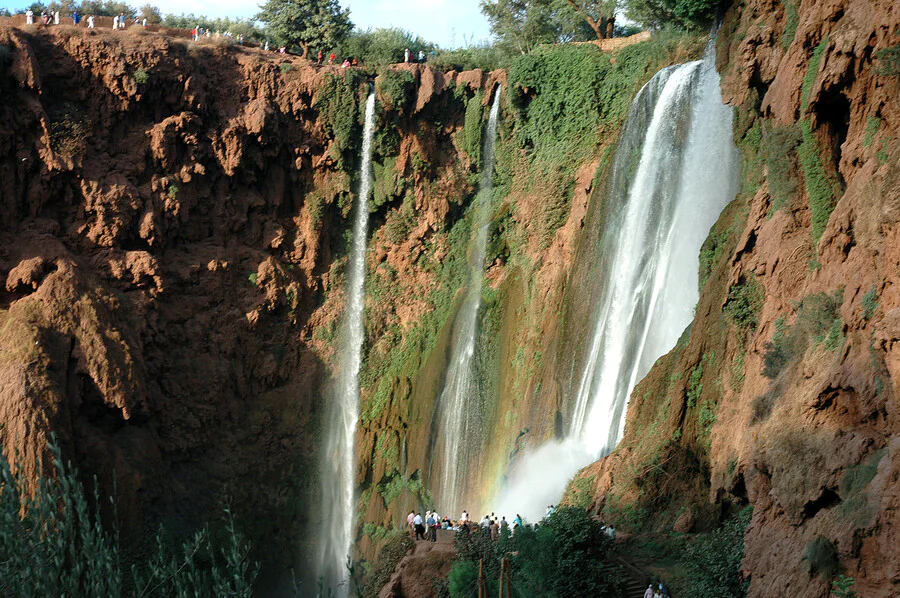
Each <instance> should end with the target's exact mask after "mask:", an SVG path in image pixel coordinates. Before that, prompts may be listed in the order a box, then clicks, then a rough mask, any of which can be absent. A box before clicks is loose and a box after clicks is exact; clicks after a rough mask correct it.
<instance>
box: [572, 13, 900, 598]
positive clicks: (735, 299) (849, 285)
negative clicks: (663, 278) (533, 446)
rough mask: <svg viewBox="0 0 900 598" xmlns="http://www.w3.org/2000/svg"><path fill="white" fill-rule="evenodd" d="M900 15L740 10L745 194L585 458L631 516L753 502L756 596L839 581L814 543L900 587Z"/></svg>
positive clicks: (797, 592) (614, 514) (821, 588)
mask: <svg viewBox="0 0 900 598" xmlns="http://www.w3.org/2000/svg"><path fill="white" fill-rule="evenodd" d="M898 25H900V13H898V11H897V7H896V5H895V4H894V3H891V2H878V1H875V2H866V1H856V0H847V1H840V0H838V1H830V2H818V3H808V2H803V3H800V2H793V1H785V2H778V1H770V0H758V1H757V0H753V1H750V2H744V3H740V4H735V5H733V6H732V7H731V8H729V10H728V12H727V13H726V15H725V19H724V22H723V24H722V27H721V29H720V31H719V33H718V44H717V45H718V62H719V65H718V66H719V69H720V71H721V73H722V77H723V83H722V87H723V96H724V98H725V100H726V101H727V102H729V103H731V104H733V105H734V106H736V108H737V112H736V122H735V140H736V142H737V143H738V145H739V147H740V149H741V150H742V152H743V154H744V173H743V176H744V185H743V191H742V193H741V194H740V195H739V196H738V198H737V199H736V200H735V202H734V203H733V204H732V205H731V206H729V208H728V209H727V210H726V211H725V212H724V213H723V215H722V217H721V218H720V220H719V222H718V223H717V225H716V226H715V227H714V229H713V231H712V233H711V235H710V238H709V239H708V240H707V242H706V244H705V246H704V250H703V251H704V254H703V255H702V256H701V262H702V263H701V268H704V267H706V268H707V273H708V275H709V276H708V282H706V284H705V286H704V288H703V290H702V294H701V298H700V302H699V304H698V305H697V309H696V317H695V319H694V322H693V324H692V325H691V327H690V328H689V329H688V330H687V331H685V333H684V336H683V337H682V339H681V341H679V343H678V346H676V348H675V349H674V350H673V351H672V352H671V353H670V354H668V355H667V356H665V357H664V358H662V359H661V360H660V361H658V362H657V364H656V365H655V366H654V368H653V370H652V371H651V372H650V373H649V375H648V376H647V377H646V378H645V379H644V380H643V381H642V382H641V383H640V384H639V385H638V386H637V388H636V389H635V391H634V393H633V394H632V398H631V402H630V404H629V408H628V415H627V424H626V430H625V437H624V439H623V441H622V443H621V444H620V446H619V447H618V448H617V449H616V451H615V452H613V453H612V454H611V455H610V456H609V457H607V458H605V459H603V460H601V461H599V462H597V463H596V464H594V465H592V466H590V467H589V468H587V469H586V470H585V471H583V472H582V473H581V476H582V478H584V479H585V481H588V480H589V483H590V485H591V486H592V494H593V497H594V504H593V508H594V509H596V510H598V511H601V510H602V512H603V514H604V517H606V518H607V519H609V520H611V521H615V522H617V523H618V522H623V525H625V526H626V527H627V525H628V524H627V523H624V522H626V521H628V520H629V517H631V520H632V521H633V518H634V517H635V516H641V517H644V518H645V519H644V521H645V525H646V527H647V528H648V529H667V528H669V529H670V526H672V525H673V524H674V525H675V526H676V527H678V528H679V529H681V528H684V523H685V522H684V520H683V518H680V517H679V513H680V512H683V511H682V510H683V509H685V508H687V509H688V510H689V511H691V512H696V513H698V514H702V516H700V517H699V518H698V521H697V525H698V526H706V527H708V526H709V525H711V524H713V523H714V522H715V521H716V519H717V517H718V516H721V515H722V513H723V512H725V513H727V512H728V511H729V508H730V507H733V506H736V507H740V506H742V505H751V506H752V507H753V517H752V521H751V523H750V526H749V527H748V529H747V532H746V539H745V556H744V560H743V563H742V570H743V572H744V574H745V575H746V576H747V578H748V579H749V580H750V590H749V592H750V593H749V595H750V596H781V595H791V596H809V597H814V596H815V597H819V596H828V595H830V589H831V587H830V582H831V580H830V579H829V578H826V577H825V576H824V575H822V574H820V573H819V572H817V571H816V569H815V566H813V565H811V563H810V560H809V557H808V549H809V547H810V546H811V545H813V543H814V542H829V543H831V544H832V545H833V546H834V547H835V548H836V551H837V554H838V555H839V567H840V570H841V572H842V573H844V574H845V575H847V576H850V577H853V578H854V579H855V580H856V585H855V589H856V591H857V592H858V593H859V595H860V596H873V597H875V596H885V597H886V596H891V595H894V594H896V593H897V592H898V590H900V573H898V562H900V560H898V554H897V550H896V539H897V529H898V520H897V517H896V504H897V501H898V497H897V491H896V488H897V484H896V480H897V479H898V477H900V469H898V468H900V455H898V448H900V445H898V443H897V438H896V436H897V433H898V430H900V428H898V426H900V420H898V418H897V413H896V412H897V400H898V397H897V390H896V380H897V376H898V375H900V372H898V371H897V363H898V353H897V345H896V344H895V338H896V334H895V321H896V320H897V318H896V313H898V312H900V303H898V299H900V298H898V296H897V294H896V291H895V289H896V288H897V285H898V283H900V280H898V277H900V273H898V270H897V263H898V261H897V257H898V256H897V233H896V231H897V228H898V214H900V211H898V206H900V203H898V201H900V186H898V180H900V179H898V175H900V161H898V155H900V154H898V150H900V141H898V137H900V120H898V111H897V106H898V103H897V97H898V93H900V76H898V75H900V73H898V72H897V71H896V61H895V60H896V59H891V56H893V55H895V54H896V52H897V48H898V45H897V44H898V42H900V38H898V37H897V28H898ZM892 52H893V53H894V54H892ZM891 60H894V62H891ZM704 264H705V265H704ZM701 278H702V277H701Z"/></svg>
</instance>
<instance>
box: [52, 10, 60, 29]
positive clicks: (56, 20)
mask: <svg viewBox="0 0 900 598" xmlns="http://www.w3.org/2000/svg"><path fill="white" fill-rule="evenodd" d="M53 24H54V25H59V11H58V10H57V11H55V12H54V13H53Z"/></svg>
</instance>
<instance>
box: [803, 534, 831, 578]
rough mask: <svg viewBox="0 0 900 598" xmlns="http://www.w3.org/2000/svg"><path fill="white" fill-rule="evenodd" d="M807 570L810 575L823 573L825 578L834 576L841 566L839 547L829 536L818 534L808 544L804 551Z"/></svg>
mask: <svg viewBox="0 0 900 598" xmlns="http://www.w3.org/2000/svg"><path fill="white" fill-rule="evenodd" d="M804 560H805V562H806V571H807V573H808V574H809V576H810V577H812V576H813V575H816V574H821V575H822V577H824V578H825V579H831V578H832V577H834V576H835V575H836V574H837V572H838V568H839V558H838V551H837V547H835V545H834V543H833V542H832V541H831V540H829V539H828V538H824V537H822V536H817V537H816V538H815V539H813V540H812V541H811V542H810V543H809V544H807V545H806V551H805V553H804Z"/></svg>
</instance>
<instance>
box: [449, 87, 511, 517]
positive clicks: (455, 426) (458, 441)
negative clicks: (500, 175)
mask: <svg viewBox="0 0 900 598" xmlns="http://www.w3.org/2000/svg"><path fill="white" fill-rule="evenodd" d="M500 91H501V89H500V86H499V85H498V86H497V89H496V91H495V92H494V99H493V101H492V103H491V113H490V117H489V118H488V124H487V129H486V130H485V137H484V151H483V152H482V155H483V156H484V165H483V168H482V171H481V182H480V185H479V190H478V196H477V197H476V199H475V202H476V204H475V236H474V238H473V242H472V245H471V252H470V254H469V260H468V261H469V272H470V274H469V284H468V288H467V290H466V297H465V300H464V302H463V305H462V307H461V308H460V310H459V313H458V314H457V318H456V324H455V327H454V332H453V344H452V347H453V348H452V353H451V357H450V366H449V368H448V369H447V378H446V381H445V383H444V390H443V391H442V392H441V396H440V398H439V399H438V408H439V409H440V417H441V432H440V435H441V440H440V447H441V453H440V454H441V456H442V468H441V479H440V485H439V490H438V493H437V496H436V498H437V502H438V504H439V505H440V508H441V509H442V510H443V512H445V513H458V512H459V511H460V510H461V509H462V508H464V506H465V505H463V502H464V501H463V497H464V494H465V492H466V480H467V476H469V475H470V474H471V471H470V469H469V464H472V463H477V462H478V460H479V457H480V455H481V450H482V439H483V435H484V430H483V429H482V428H483V425H482V411H483V410H482V409H481V408H480V406H479V405H478V404H477V403H478V402H479V399H480V392H479V388H478V382H477V380H476V379H475V378H476V376H475V375H474V371H473V365H474V364H473V357H474V355H475V341H476V338H477V334H478V309H479V308H480V307H481V286H482V277H483V274H484V258H485V253H486V251H487V242H488V227H489V225H490V214H489V209H488V208H489V207H490V202H491V192H492V190H493V178H494V142H495V138H496V136H497V121H498V117H499V114H500Z"/></svg>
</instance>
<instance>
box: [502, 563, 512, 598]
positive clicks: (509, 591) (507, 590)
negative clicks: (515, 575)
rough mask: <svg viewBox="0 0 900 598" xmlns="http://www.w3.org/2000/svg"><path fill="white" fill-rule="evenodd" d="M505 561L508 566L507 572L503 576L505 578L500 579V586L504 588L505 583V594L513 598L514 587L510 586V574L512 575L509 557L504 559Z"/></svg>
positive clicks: (507, 597) (508, 597)
mask: <svg viewBox="0 0 900 598" xmlns="http://www.w3.org/2000/svg"><path fill="white" fill-rule="evenodd" d="M503 562H504V563H506V568H505V571H506V574H505V575H504V576H503V579H502V580H500V587H501V588H502V587H503V585H504V584H506V594H505V595H506V598H512V588H511V587H510V586H511V583H512V582H510V580H509V578H510V575H511V573H510V566H509V559H503Z"/></svg>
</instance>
